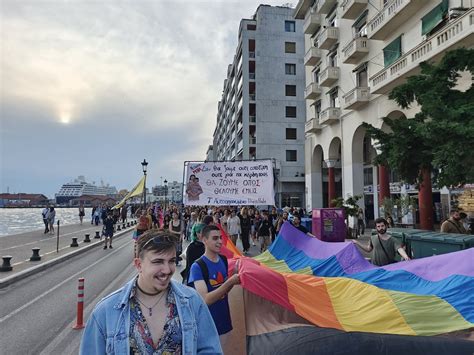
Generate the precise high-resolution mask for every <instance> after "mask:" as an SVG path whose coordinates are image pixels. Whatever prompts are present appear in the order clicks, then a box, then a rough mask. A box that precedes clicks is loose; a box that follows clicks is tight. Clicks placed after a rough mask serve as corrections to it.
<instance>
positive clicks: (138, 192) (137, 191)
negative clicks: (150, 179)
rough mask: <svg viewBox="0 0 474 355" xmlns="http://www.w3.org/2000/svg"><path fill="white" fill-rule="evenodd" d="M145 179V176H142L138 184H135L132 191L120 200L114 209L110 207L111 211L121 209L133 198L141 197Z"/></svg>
mask: <svg viewBox="0 0 474 355" xmlns="http://www.w3.org/2000/svg"><path fill="white" fill-rule="evenodd" d="M145 179H146V176H143V177H142V178H141V180H140V181H139V182H138V184H136V185H135V187H134V188H133V189H132V191H130V192H129V193H128V194H127V195H126V196H125V197H124V198H123V199H122V201H120V202H119V203H117V204H116V205H115V206H114V207H112V209H115V208H121V207H122V206H123V205H124V204H125V202H126V201H127V200H128V199H129V198H131V197H134V196H139V195H142V194H143V189H144V188H145Z"/></svg>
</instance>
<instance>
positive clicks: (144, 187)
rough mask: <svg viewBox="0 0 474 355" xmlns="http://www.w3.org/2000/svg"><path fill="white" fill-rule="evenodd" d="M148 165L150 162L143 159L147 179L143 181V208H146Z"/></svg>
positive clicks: (143, 168) (144, 173)
mask: <svg viewBox="0 0 474 355" xmlns="http://www.w3.org/2000/svg"><path fill="white" fill-rule="evenodd" d="M147 167H148V162H147V161H146V160H145V159H143V161H142V170H143V175H144V176H145V180H144V181H143V209H146V169H147Z"/></svg>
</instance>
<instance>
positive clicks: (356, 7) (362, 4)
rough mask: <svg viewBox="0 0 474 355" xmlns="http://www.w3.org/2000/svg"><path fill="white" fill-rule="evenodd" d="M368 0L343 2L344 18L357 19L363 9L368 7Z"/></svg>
mask: <svg viewBox="0 0 474 355" xmlns="http://www.w3.org/2000/svg"><path fill="white" fill-rule="evenodd" d="M367 3H368V1H367V0H344V1H343V2H342V4H341V8H342V16H341V17H342V18H344V19H348V20H355V19H356V18H357V16H359V15H360V13H361V12H362V10H363V9H365V8H366V7H367Z"/></svg>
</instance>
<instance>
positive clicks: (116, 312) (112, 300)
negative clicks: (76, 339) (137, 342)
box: [80, 279, 223, 355]
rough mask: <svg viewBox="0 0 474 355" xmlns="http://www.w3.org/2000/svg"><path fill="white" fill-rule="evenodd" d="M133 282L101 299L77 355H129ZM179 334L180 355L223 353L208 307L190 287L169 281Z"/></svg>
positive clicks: (88, 324) (89, 321) (87, 326)
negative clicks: (181, 338) (173, 297)
mask: <svg viewBox="0 0 474 355" xmlns="http://www.w3.org/2000/svg"><path fill="white" fill-rule="evenodd" d="M133 282H134V279H132V280H130V281H129V282H127V283H126V284H125V286H124V287H122V288H121V289H119V290H117V291H115V292H113V293H111V294H110V295H108V296H107V297H105V298H104V299H102V300H101V301H100V302H99V303H98V304H97V305H96V307H95V308H94V310H93V312H92V314H91V315H90V318H89V320H88V321H87V325H86V328H85V330H84V334H83V335H82V340H81V349H80V354H83V355H91V354H129V352H130V344H129V335H130V334H129V333H130V331H129V330H130V303H129V299H130V293H131V290H132V287H133ZM171 287H172V288H173V292H174V294H175V299H176V305H177V308H178V314H179V318H180V322H181V329H182V332H183V343H182V353H183V354H186V355H187V354H223V352H222V349H221V345H220V341H219V335H218V334H217V330H216V326H215V325H214V321H213V319H212V317H211V314H210V313H209V308H208V307H207V305H206V304H205V303H204V301H203V300H202V298H201V296H199V294H198V293H197V292H196V291H195V290H194V289H192V288H190V287H186V286H184V285H182V284H180V283H178V282H176V281H174V280H171Z"/></svg>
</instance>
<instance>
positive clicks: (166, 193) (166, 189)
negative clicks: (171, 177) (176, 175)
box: [163, 179, 168, 211]
mask: <svg viewBox="0 0 474 355" xmlns="http://www.w3.org/2000/svg"><path fill="white" fill-rule="evenodd" d="M163 182H164V183H165V211H166V204H167V198H168V180H166V179H165V181H163Z"/></svg>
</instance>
